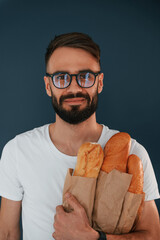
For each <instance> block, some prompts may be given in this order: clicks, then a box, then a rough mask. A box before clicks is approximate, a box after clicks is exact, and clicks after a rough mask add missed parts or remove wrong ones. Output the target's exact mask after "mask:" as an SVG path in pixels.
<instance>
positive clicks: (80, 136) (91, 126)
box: [49, 113, 102, 155]
mask: <svg viewBox="0 0 160 240" xmlns="http://www.w3.org/2000/svg"><path fill="white" fill-rule="evenodd" d="M49 132H50V137H51V140H52V142H53V143H54V145H55V146H56V147H57V148H58V149H59V150H60V151H61V152H63V153H65V154H68V155H77V152H78V149H79V147H80V146H81V144H82V143H84V142H97V141H98V139H99V137H100V135H101V132H102V126H101V125H100V124H98V123H97V122H96V115H95V113H94V114H93V115H92V116H91V117H90V118H89V119H87V120H86V121H84V122H82V123H80V124H75V125H73V124H69V123H67V122H64V121H63V120H62V119H61V118H59V116H57V115H56V122H55V123H53V124H51V125H50V128H49Z"/></svg>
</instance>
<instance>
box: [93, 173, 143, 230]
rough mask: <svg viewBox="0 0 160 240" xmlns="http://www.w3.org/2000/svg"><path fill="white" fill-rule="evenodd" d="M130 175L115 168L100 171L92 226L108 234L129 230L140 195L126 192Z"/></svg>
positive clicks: (140, 198) (139, 201)
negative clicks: (106, 171)
mask: <svg viewBox="0 0 160 240" xmlns="http://www.w3.org/2000/svg"><path fill="white" fill-rule="evenodd" d="M131 179H132V175H131V174H128V173H122V172H120V171H118V170H116V169H114V170H112V171H111V172H110V173H108V174H107V173H105V172H103V171H101V172H100V174H99V177H98V181H97V189H96V194H95V204H94V210H93V228H94V229H96V230H101V231H104V232H106V233H109V234H120V233H127V232H129V231H130V230H131V228H132V226H133V223H134V221H135V218H136V214H137V211H138V208H139V206H140V203H141V200H142V196H141V195H139V196H135V195H137V194H132V193H129V192H127V191H128V188H129V185H130V182H131Z"/></svg>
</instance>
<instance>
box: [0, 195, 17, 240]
mask: <svg viewBox="0 0 160 240" xmlns="http://www.w3.org/2000/svg"><path fill="white" fill-rule="evenodd" d="M20 213H21V201H12V200H9V199H6V198H2V199H1V209H0V240H19V239H20Z"/></svg>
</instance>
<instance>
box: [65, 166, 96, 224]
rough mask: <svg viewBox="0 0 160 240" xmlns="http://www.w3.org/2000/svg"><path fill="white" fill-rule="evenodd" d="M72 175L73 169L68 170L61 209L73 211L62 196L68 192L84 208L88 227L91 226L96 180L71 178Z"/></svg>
mask: <svg viewBox="0 0 160 240" xmlns="http://www.w3.org/2000/svg"><path fill="white" fill-rule="evenodd" d="M72 173H73V169H68V172H67V175H66V179H65V183H64V188H63V207H64V209H65V210H66V211H67V212H70V211H72V210H73V209H72V208H71V207H70V206H68V205H67V204H66V202H65V200H64V194H65V193H66V192H68V191H69V192H70V193H72V194H73V195H74V196H75V197H76V198H77V200H78V201H79V203H80V204H81V205H82V206H83V207H84V209H85V211H86V213H87V216H88V219H89V222H90V226H92V211H93V205H94V197H95V189H96V181H97V179H96V178H87V177H79V176H72Z"/></svg>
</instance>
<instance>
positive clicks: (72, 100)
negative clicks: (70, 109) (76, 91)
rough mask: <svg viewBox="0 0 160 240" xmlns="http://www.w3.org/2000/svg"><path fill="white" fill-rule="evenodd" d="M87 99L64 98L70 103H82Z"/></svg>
mask: <svg viewBox="0 0 160 240" xmlns="http://www.w3.org/2000/svg"><path fill="white" fill-rule="evenodd" d="M85 100H86V99H85V98H67V99H65V100H64V102H65V103H68V104H70V105H80V104H82V103H83V102H84V101H85Z"/></svg>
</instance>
